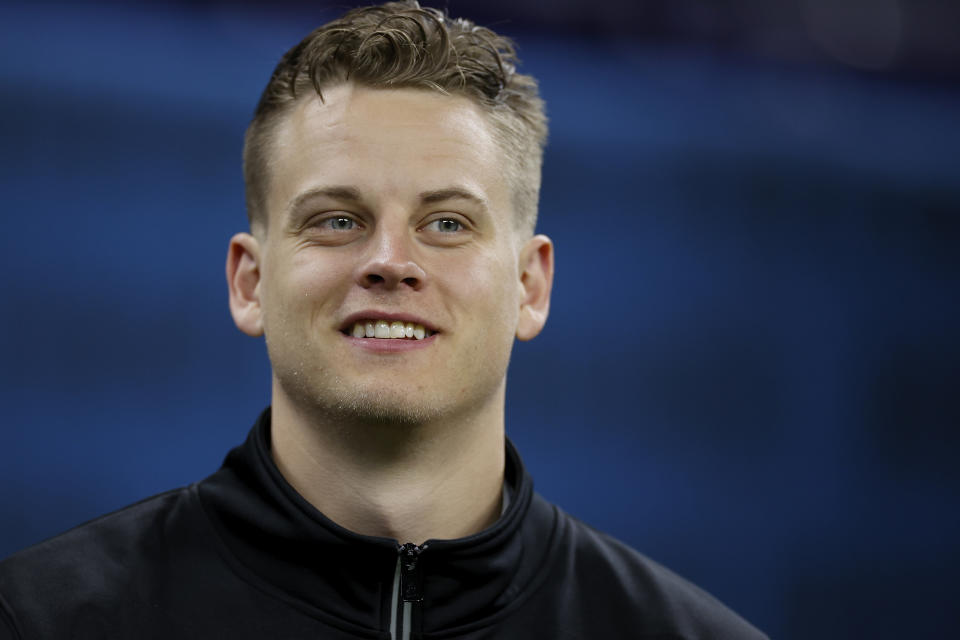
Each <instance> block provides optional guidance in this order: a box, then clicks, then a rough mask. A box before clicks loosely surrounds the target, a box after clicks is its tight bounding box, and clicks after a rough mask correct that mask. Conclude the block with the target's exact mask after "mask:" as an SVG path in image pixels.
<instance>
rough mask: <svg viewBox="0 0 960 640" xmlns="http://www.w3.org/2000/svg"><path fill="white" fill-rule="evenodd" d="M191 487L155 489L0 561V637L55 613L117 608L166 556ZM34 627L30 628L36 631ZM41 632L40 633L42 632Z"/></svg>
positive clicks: (186, 517) (185, 516) (180, 534)
mask: <svg viewBox="0 0 960 640" xmlns="http://www.w3.org/2000/svg"><path fill="white" fill-rule="evenodd" d="M190 500H191V496H190V489H189V488H181V489H174V490H171V491H167V492H165V493H161V494H158V495H155V496H152V497H149V498H146V499H144V500H141V501H139V502H136V503H134V504H132V505H129V506H127V507H124V508H122V509H120V510H118V511H114V512H112V513H109V514H106V515H103V516H100V517H99V518H96V519H94V520H91V521H89V522H87V523H84V524H81V525H79V526H77V527H74V528H73V529H70V530H69V531H66V532H65V533H62V534H60V535H58V536H55V537H53V538H50V539H48V540H45V541H43V542H40V543H38V544H35V545H33V546H31V547H28V548H26V549H24V550H22V551H19V552H17V553H15V554H13V555H12V556H10V557H8V558H6V559H4V560H3V561H0V638H5V637H14V638H16V637H19V636H18V635H17V632H15V631H11V632H10V634H11V635H10V636H4V635H3V627H4V624H3V623H6V626H7V627H12V628H13V629H20V633H24V634H26V633H27V632H26V631H24V630H23V625H24V624H27V625H30V626H31V627H32V625H34V624H35V623H37V622H40V623H41V624H40V629H42V628H43V627H44V622H46V623H50V624H53V623H54V620H53V619H52V618H53V617H54V616H55V612H66V611H87V612H88V613H89V614H90V615H96V612H97V611H98V610H99V607H100V606H103V607H117V606H123V602H122V601H123V600H124V599H129V600H135V599H136V598H137V597H138V593H139V592H140V591H142V589H143V586H142V585H143V584H144V581H145V579H148V576H150V574H151V573H152V571H154V570H156V569H157V568H158V567H160V566H162V565H163V563H164V562H165V561H166V560H167V559H169V553H170V548H171V539H172V538H178V539H182V538H184V537H185V535H184V534H185V529H192V527H190V526H189V525H188V526H186V527H184V525H185V523H186V522H188V521H190V520H192V518H193V516H192V515H191V512H192V507H190V506H189V503H190ZM40 629H32V628H31V629H30V630H31V631H34V633H33V634H29V635H31V636H32V635H35V634H36V632H38V631H39V630H40ZM41 637H43V636H42V635H41Z"/></svg>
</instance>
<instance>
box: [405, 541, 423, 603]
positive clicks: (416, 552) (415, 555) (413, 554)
mask: <svg viewBox="0 0 960 640" xmlns="http://www.w3.org/2000/svg"><path fill="white" fill-rule="evenodd" d="M426 548H427V545H423V546H422V547H418V546H417V545H415V544H413V543H412V542H408V543H406V544H405V545H402V546H401V547H400V549H399V552H400V596H401V598H403V601H404V602H420V601H421V600H423V579H422V578H423V577H422V575H421V571H420V562H419V560H420V554H421V553H422V552H423V550H424V549H426Z"/></svg>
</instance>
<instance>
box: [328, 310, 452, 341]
mask: <svg viewBox="0 0 960 640" xmlns="http://www.w3.org/2000/svg"><path fill="white" fill-rule="evenodd" d="M373 319H376V320H386V321H387V322H403V323H407V322H412V323H413V324H422V325H423V326H424V328H425V329H428V330H429V331H432V332H433V333H434V334H436V333H440V332H441V331H440V329H438V328H437V327H435V326H434V325H433V324H431V323H430V322H428V321H427V320H424V319H423V318H420V317H418V316H415V315H413V314H410V313H403V312H396V311H377V310H375V309H366V310H364V311H358V312H356V313H351V314H350V315H349V316H347V317H346V318H345V319H344V321H343V322H342V323H341V324H340V329H339V330H340V331H341V332H344V333H348V334H349V333H350V330H351V329H352V328H353V325H354V323H356V322H361V321H363V320H373ZM351 337H352V336H351ZM356 339H357V340H364V338H356ZM426 340H428V338H424V339H423V340H417V341H416V342H425V341H426ZM398 342H402V341H400V340H398Z"/></svg>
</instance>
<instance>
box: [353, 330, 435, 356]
mask: <svg viewBox="0 0 960 640" xmlns="http://www.w3.org/2000/svg"><path fill="white" fill-rule="evenodd" d="M343 339H344V340H347V341H348V342H349V343H350V344H351V345H353V346H355V347H359V348H361V349H365V350H367V351H372V352H375V353H398V352H404V351H415V350H417V349H425V348H426V347H429V346H430V345H432V344H433V343H434V341H435V340H436V339H437V334H436V333H435V334H433V335H432V336H429V337H427V338H424V339H423V340H410V339H401V338H354V337H353V336H343Z"/></svg>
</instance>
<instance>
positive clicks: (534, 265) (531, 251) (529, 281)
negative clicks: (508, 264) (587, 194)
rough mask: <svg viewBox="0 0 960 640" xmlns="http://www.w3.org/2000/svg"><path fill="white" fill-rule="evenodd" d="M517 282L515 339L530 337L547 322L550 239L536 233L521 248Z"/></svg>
mask: <svg viewBox="0 0 960 640" xmlns="http://www.w3.org/2000/svg"><path fill="white" fill-rule="evenodd" d="M520 286H521V287H522V288H523V292H522V293H523V297H522V300H521V304H520V318H519V321H518V322H517V339H518V340H532V339H533V338H535V337H537V335H538V334H539V333H540V331H541V330H542V329H543V325H544V324H546V322H547V315H548V314H549V313H550V291H551V289H552V288H553V242H551V240H550V238H548V237H547V236H544V235H536V236H534V237H532V238H530V240H528V241H527V243H526V244H525V245H524V246H523V249H522V250H521V251H520Z"/></svg>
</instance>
